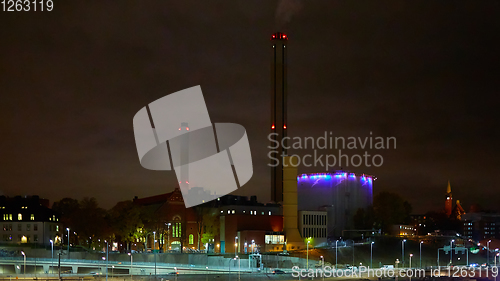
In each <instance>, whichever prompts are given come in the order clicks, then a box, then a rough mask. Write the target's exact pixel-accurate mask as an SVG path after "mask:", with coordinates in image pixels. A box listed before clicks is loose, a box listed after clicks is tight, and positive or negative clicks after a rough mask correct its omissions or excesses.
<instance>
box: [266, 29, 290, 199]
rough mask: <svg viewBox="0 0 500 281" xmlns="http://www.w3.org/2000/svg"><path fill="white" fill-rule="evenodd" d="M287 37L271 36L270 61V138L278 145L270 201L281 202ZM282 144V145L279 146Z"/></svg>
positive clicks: (273, 164) (278, 34) (284, 134)
mask: <svg viewBox="0 0 500 281" xmlns="http://www.w3.org/2000/svg"><path fill="white" fill-rule="evenodd" d="M287 41H288V36H287V35H286V34H284V33H282V32H276V33H274V34H273V35H272V36H271V46H272V60H271V126H270V127H271V134H272V135H271V136H272V137H271V138H272V140H273V142H272V143H271V146H272V147H274V146H275V145H276V142H274V141H277V142H278V143H279V144H280V145H279V147H278V148H277V149H276V150H274V151H273V152H276V153H275V154H273V155H272V157H273V158H277V159H279V160H280V161H279V163H278V165H276V163H275V161H274V160H273V159H271V200H272V201H274V202H276V203H280V202H283V161H282V158H281V157H282V155H283V154H284V155H286V150H284V149H283V146H287V144H286V142H285V143H283V142H282V140H283V138H284V137H286V129H287V125H288V124H287V110H286V99H287V85H286V84H287V79H286V77H287V73H286V71H287V70H286V67H287V62H286V61H287V49H286V45H287ZM282 143H283V145H281V144H282ZM273 166H275V167H273Z"/></svg>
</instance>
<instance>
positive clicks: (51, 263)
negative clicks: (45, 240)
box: [50, 239, 54, 273]
mask: <svg viewBox="0 0 500 281" xmlns="http://www.w3.org/2000/svg"><path fill="white" fill-rule="evenodd" d="M50 246H51V248H52V261H51V262H50V267H52V273H54V241H53V240H52V239H50Z"/></svg>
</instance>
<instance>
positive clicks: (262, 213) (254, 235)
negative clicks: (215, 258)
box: [216, 195, 285, 253]
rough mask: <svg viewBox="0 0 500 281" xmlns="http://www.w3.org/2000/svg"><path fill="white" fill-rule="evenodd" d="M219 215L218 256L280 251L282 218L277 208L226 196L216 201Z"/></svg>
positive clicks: (253, 200) (274, 205) (281, 245)
mask: <svg viewBox="0 0 500 281" xmlns="http://www.w3.org/2000/svg"><path fill="white" fill-rule="evenodd" d="M216 204H217V208H218V209H219V212H220V245H219V246H217V248H220V249H216V251H220V253H251V252H252V251H253V252H264V251H266V252H267V251H282V250H283V244H284V241H285V240H284V234H283V216H282V211H281V208H280V205H278V204H273V203H268V204H262V203H259V202H257V197H256V196H251V197H250V200H248V198H247V197H246V196H236V195H226V196H223V197H221V198H218V199H217V200H216Z"/></svg>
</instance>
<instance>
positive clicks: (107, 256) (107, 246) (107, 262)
mask: <svg viewBox="0 0 500 281" xmlns="http://www.w3.org/2000/svg"><path fill="white" fill-rule="evenodd" d="M104 242H105V243H106V281H108V264H109V255H108V252H109V249H108V248H109V245H108V241H107V240H104Z"/></svg>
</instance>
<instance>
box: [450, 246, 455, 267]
mask: <svg viewBox="0 0 500 281" xmlns="http://www.w3.org/2000/svg"><path fill="white" fill-rule="evenodd" d="M453 242H455V240H451V241H450V265H452V264H453Z"/></svg>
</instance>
